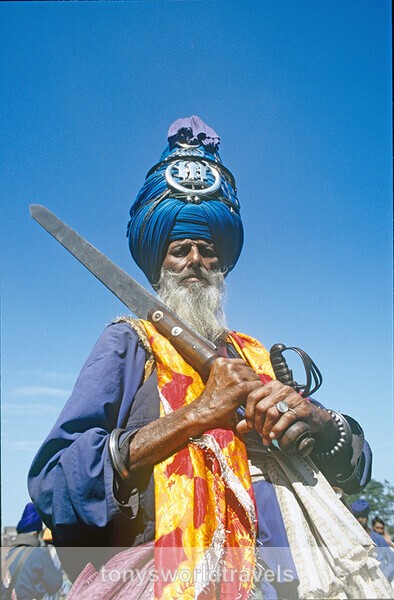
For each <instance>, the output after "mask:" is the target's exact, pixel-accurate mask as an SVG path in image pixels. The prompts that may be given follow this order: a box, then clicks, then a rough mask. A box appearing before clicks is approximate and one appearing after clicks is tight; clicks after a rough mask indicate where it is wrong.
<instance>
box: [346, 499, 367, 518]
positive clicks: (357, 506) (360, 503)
mask: <svg viewBox="0 0 394 600" xmlns="http://www.w3.org/2000/svg"><path fill="white" fill-rule="evenodd" d="M350 508H351V509H352V513H353V514H354V516H355V517H368V514H369V503H368V502H367V501H366V500H362V499H360V500H356V501H355V502H352V504H351V505H350Z"/></svg>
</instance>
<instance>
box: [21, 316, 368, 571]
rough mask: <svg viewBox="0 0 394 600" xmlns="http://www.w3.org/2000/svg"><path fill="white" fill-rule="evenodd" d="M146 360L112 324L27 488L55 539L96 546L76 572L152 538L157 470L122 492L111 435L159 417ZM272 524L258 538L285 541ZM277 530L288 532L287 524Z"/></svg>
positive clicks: (363, 462)
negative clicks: (115, 550)
mask: <svg viewBox="0 0 394 600" xmlns="http://www.w3.org/2000/svg"><path fill="white" fill-rule="evenodd" d="M145 361H146V355H145V350H144V349H143V347H142V346H141V344H140V342H139V339H138V337H137V335H136V333H135V332H134V330H132V329H131V327H130V326H129V325H128V324H127V323H124V322H120V323H115V324H111V325H109V326H108V327H107V328H106V329H105V331H104V333H103V335H102V336H101V337H100V339H99V340H98V342H97V343H96V345H95V346H94V348H93V350H92V352H91V354H90V356H89V357H88V359H87V361H86V362H85V364H84V366H83V368H82V371H81V373H80V375H79V377H78V380H77V382H76V384H75V387H74V390H73V392H72V394H71V396H70V398H69V400H68V402H67V404H66V405H65V407H64V409H63V410H62V412H61V414H60V416H59V418H58V419H57V421H56V423H55V425H54V427H53V429H52V431H51V432H50V434H49V435H48V437H47V438H46V440H45V441H44V443H43V444H42V446H41V448H40V449H39V451H38V453H37V456H36V457H35V459H34V462H33V464H32V466H31V468H30V472H29V477H28V480H29V481H28V485H29V491H30V494H31V497H32V499H33V501H34V503H35V505H36V507H37V510H38V512H39V514H40V516H41V517H42V519H43V521H44V522H45V523H46V525H47V526H48V527H49V528H50V529H51V530H52V533H53V536H54V542H55V544H56V545H57V546H73V547H76V546H78V547H79V548H80V547H82V546H90V547H95V548H96V551H97V556H96V557H95V560H94V559H93V560H92V556H91V551H88V552H87V555H86V557H87V558H86V559H85V558H84V557H83V556H82V554H83V552H82V550H79V551H78V552H79V555H80V556H79V559H80V564H76V565H75V567H73V566H72V565H71V566H70V563H69V559H70V556H69V557H68V559H67V561H66V562H68V563H69V564H65V565H64V566H65V568H66V570H67V571H68V573H69V575H70V576H71V577H73V576H75V575H76V574H77V573H78V572H79V570H80V569H81V568H82V567H83V566H84V564H82V563H85V564H86V562H89V561H90V562H96V564H97V565H98V566H100V563H101V564H103V562H105V561H106V560H107V559H108V557H109V556H110V555H111V553H112V554H113V552H111V550H108V548H110V547H113V546H127V547H129V546H131V545H138V544H141V543H142V542H144V541H148V540H151V539H153V538H154V490H153V478H152V476H151V475H152V468H147V469H145V470H144V471H143V472H141V473H139V474H136V478H135V485H134V486H132V488H128V489H126V490H125V489H124V487H122V485H121V483H120V482H118V481H117V479H116V478H115V476H114V472H113V469H112V466H111V463H110V459H109V455H108V439H109V434H110V433H111V431H112V430H113V429H114V428H115V427H122V428H125V427H127V429H128V430H130V431H137V430H138V429H139V428H141V427H143V426H144V425H147V424H148V423H150V422H151V421H153V420H155V419H157V418H158V416H159V405H158V401H157V402H156V401H154V398H155V397H157V398H158V396H157V391H156V388H155V384H154V381H153V380H152V378H150V380H151V381H150V380H149V379H148V382H147V383H146V384H144V385H143V386H142V387H141V385H142V382H143V378H144V365H145ZM149 381H150V383H149ZM360 431H361V430H360ZM355 437H356V438H357V435H356V436H355ZM361 446H362V444H361ZM353 458H354V457H353ZM352 462H354V460H353V461H352ZM355 462H356V468H355V467H354V465H351V466H350V465H349V468H348V470H349V469H350V471H349V473H350V479H351V481H352V484H351V485H352V486H353V489H354V490H355V491H358V488H359V485H360V481H363V482H365V483H367V481H368V478H369V474H370V468H371V459H370V451H369V447H368V446H367V445H365V446H364V450H361V451H360V452H359V456H357V457H356V460H355ZM341 470H342V471H343V469H341ZM331 480H332V475H331ZM330 482H331V483H335V482H333V481H330ZM365 483H364V484H365ZM260 487H261V486H260ZM257 491H258V490H257V489H256V493H257ZM264 493H265V495H266V494H267V491H265V492H264ZM279 517H280V515H279ZM280 521H281V519H280ZM266 522H267V523H268V522H271V523H272V520H270V519H266ZM267 527H268V525H267ZM275 527H276V520H275V523H274V524H273V527H272V531H265V532H261V535H262V537H265V538H267V539H270V540H271V542H270V543H272V544H273V545H279V546H282V545H283V541H282V539H280V541H279V540H278V543H276V542H275V533H274V530H275ZM278 530H281V531H283V524H281V526H280V527H279V528H278ZM283 533H284V531H283ZM278 535H279V538H280V536H281V534H278ZM59 554H60V553H59ZM71 554H73V553H72V552H71ZM72 558H75V556H72ZM62 560H63V561H65V559H64V556H63V558H62Z"/></svg>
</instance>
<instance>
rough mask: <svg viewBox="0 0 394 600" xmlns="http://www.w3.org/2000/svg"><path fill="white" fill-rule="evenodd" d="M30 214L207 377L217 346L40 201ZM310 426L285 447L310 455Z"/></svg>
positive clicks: (293, 430) (291, 435)
mask: <svg viewBox="0 0 394 600" xmlns="http://www.w3.org/2000/svg"><path fill="white" fill-rule="evenodd" d="M30 214H31V216H32V217H33V219H34V220H35V221H37V223H39V224H40V225H41V226H42V227H43V228H44V229H46V231H48V233H50V234H51V235H52V236H53V237H54V238H55V240H57V241H58V242H59V243H60V244H61V245H62V246H64V248H66V250H68V251H69V252H70V253H71V254H72V255H73V256H74V257H75V258H76V259H77V260H79V262H80V263H81V264H82V265H83V266H84V267H86V268H87V269H88V270H89V271H90V272H91V273H92V274H93V275H94V276H95V277H97V279H98V280H99V281H101V283H103V284H104V285H105V286H106V287H107V288H108V289H109V290H110V291H111V292H112V293H113V294H115V296H116V297H117V298H119V300H121V302H123V304H125V305H126V306H127V308H129V309H130V310H131V311H132V312H133V313H134V314H135V315H136V316H137V317H138V318H140V319H147V320H148V321H150V322H151V323H153V325H154V326H155V328H156V329H157V331H158V332H159V333H161V334H162V335H164V336H165V337H166V338H167V339H168V340H170V342H171V344H172V345H173V346H174V348H175V349H176V350H177V351H178V352H179V354H181V356H182V357H183V358H184V359H185V360H186V362H188V363H189V364H190V365H192V367H193V368H194V369H195V370H196V371H197V372H198V373H199V374H200V375H201V377H202V379H203V380H204V381H207V379H208V377H209V373H210V371H211V368H212V364H213V363H214V361H215V360H216V359H217V358H218V357H219V354H218V351H217V348H216V346H215V345H214V344H212V342H210V341H208V340H207V339H205V338H204V337H203V336H201V335H200V334H199V333H197V331H194V329H192V328H191V327H190V326H189V325H187V324H186V323H184V322H183V321H182V320H181V319H180V318H179V317H178V316H177V315H176V314H175V313H174V312H173V311H172V310H170V309H169V308H167V307H166V306H165V304H163V303H162V302H161V301H160V300H159V299H158V298H157V297H156V296H154V295H153V294H150V293H149V292H148V291H147V290H146V289H145V288H144V287H142V285H140V284H139V283H138V282H137V281H135V279H133V278H132V277H131V276H130V275H128V274H127V273H126V272H125V271H123V270H122V269H121V268H120V267H118V266H117V265H116V264H115V263H113V262H112V261H111V260H110V259H109V258H107V257H106V256H105V255H104V254H102V252H100V251H99V250H97V248H95V247H94V246H92V244H90V243H89V242H88V241H87V240H85V239H84V238H83V237H82V236H80V235H79V234H78V233H77V232H76V231H74V230H73V229H71V227H69V226H68V225H66V223H64V222H63V221H61V220H60V219H59V218H58V217H57V216H56V215H54V214H53V213H52V212H51V211H50V210H48V208H46V207H45V206H42V205H40V204H32V205H31V206H30ZM314 443H315V442H314V440H313V438H311V437H310V429H309V427H308V426H307V424H306V423H304V422H302V421H298V422H296V423H294V424H293V425H291V426H290V427H289V428H288V429H287V431H286V432H285V434H284V436H283V439H282V442H281V441H280V440H279V444H280V445H281V448H282V449H283V450H285V451H287V452H290V453H292V452H298V453H300V454H301V455H302V456H306V455H307V454H309V453H310V452H311V450H312V449H313V446H314Z"/></svg>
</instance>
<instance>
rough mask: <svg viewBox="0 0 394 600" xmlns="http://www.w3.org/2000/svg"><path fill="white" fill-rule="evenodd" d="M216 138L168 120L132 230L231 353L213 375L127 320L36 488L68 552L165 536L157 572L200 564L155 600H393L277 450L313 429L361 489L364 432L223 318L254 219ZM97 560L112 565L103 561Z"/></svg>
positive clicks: (304, 474) (309, 471) (336, 474)
mask: <svg viewBox="0 0 394 600" xmlns="http://www.w3.org/2000/svg"><path fill="white" fill-rule="evenodd" d="M219 141H220V140H219V137H218V135H217V134H216V133H215V132H214V131H213V130H212V129H211V128H209V127H208V126H207V125H206V124H205V123H203V122H202V121H201V120H200V119H199V118H198V117H191V118H189V119H180V120H178V121H176V122H175V123H174V124H173V125H172V126H171V127H170V130H169V135H168V145H167V147H166V149H165V151H164V153H163V155H162V157H161V159H160V162H159V163H158V164H157V165H155V166H154V167H153V168H152V169H151V170H150V171H149V173H148V175H147V179H146V182H145V184H144V186H143V188H142V189H141V191H140V193H139V195H138V197H137V199H136V201H135V202H134V204H133V206H132V208H131V210H130V216H131V219H130V222H129V227H128V238H129V245H130V251H131V253H132V255H133V258H134V259H135V260H136V262H137V264H138V265H139V266H140V267H141V269H142V270H143V271H144V273H145V274H146V276H147V278H148V279H149V281H150V282H151V284H152V285H153V287H154V288H155V289H156V291H157V292H158V294H159V295H160V297H161V299H162V300H163V301H164V302H165V303H166V304H167V305H168V306H169V307H170V308H171V309H172V310H174V311H175V312H176V313H178V315H179V316H180V317H181V318H182V319H183V320H184V321H186V322H187V323H188V324H190V325H191V326H192V327H193V328H194V329H195V330H197V331H198V332H199V333H200V334H201V335H203V336H205V337H206V338H207V339H209V340H211V341H213V342H214V343H215V345H216V347H217V349H218V351H219V354H220V355H221V358H218V359H217V360H216V362H215V363H214V365H213V368H212V370H211V373H210V376H209V378H208V381H207V382H206V384H204V383H203V381H202V380H201V377H200V376H199V374H198V373H197V372H196V371H195V370H194V369H193V367H192V365H189V364H188V363H186V362H185V360H184V359H183V358H182V357H181V356H180V355H179V354H178V352H177V351H176V350H175V349H174V348H173V346H172V345H171V343H170V342H169V341H168V340H167V339H166V338H164V337H163V336H162V335H160V334H158V332H157V331H156V329H155V328H154V326H153V325H152V324H151V323H148V322H143V321H136V320H134V319H131V318H128V317H125V318H123V319H117V320H116V321H115V322H114V323H112V324H111V325H110V326H108V327H107V329H106V330H105V331H104V333H103V335H102V337H101V338H100V339H99V341H98V342H97V344H96V346H95V347H94V349H93V351H92V353H91V355H90V356H89V358H88V359H87V361H86V363H85V365H84V367H83V369H82V372H81V374H80V376H79V378H78V381H77V383H76V386H75V388H74V391H73V393H72V395H71V398H70V399H69V401H68V403H67V405H66V407H65V409H64V410H63V412H62V414H61V416H60V417H59V419H58V421H57V423H56V424H55V426H54V428H53V430H52V432H51V433H50V434H49V436H48V438H47V440H46V441H45V442H44V444H43V446H42V447H41V449H40V450H39V452H38V455H37V456H36V458H35V460H34V463H33V465H32V467H31V470H30V474H29V486H30V492H31V495H32V498H33V499H34V501H35V502H36V504H37V506H38V508H39V510H40V512H41V514H42V517H43V519H44V521H45V522H46V524H47V525H48V526H49V527H50V528H51V530H52V531H53V534H54V541H55V543H57V545H58V546H63V547H66V546H94V547H96V549H97V548H98V547H103V548H105V547H107V548H108V547H110V546H123V547H129V546H140V545H141V544H144V543H149V542H151V541H152V540H155V552H156V559H155V560H156V562H155V566H156V567H158V566H172V567H173V568H174V567H175V568H179V567H181V566H182V567H184V571H185V572H187V573H189V577H186V578H183V579H182V580H181V579H179V578H178V579H175V580H174V581H170V582H168V581H167V580H163V578H162V577H161V572H160V571H159V576H158V578H157V579H156V581H155V594H156V597H159V598H166V597H171V598H175V597H177V598H183V597H189V596H190V597H196V598H197V597H199V596H200V595H204V594H206V596H205V597H213V595H215V594H216V595H217V596H218V597H223V598H225V597H228V598H234V597H242V598H248V597H249V596H250V594H251V593H252V590H253V591H254V593H256V590H257V589H259V590H260V592H261V593H262V594H263V595H264V596H265V597H269V598H278V597H279V598H280V597H294V598H295V597H298V596H300V597H316V596H317V595H318V596H319V597H333V596H335V597H337V594H338V595H340V594H342V593H344V594H348V596H347V597H351V596H349V594H350V595H351V594H353V595H354V596H353V597H360V598H361V597H380V596H382V594H383V595H385V594H387V591H386V590H385V589H381V585H383V584H381V583H380V579H379V575H377V569H376V566H375V562H374V560H373V558H370V557H369V554H368V551H367V550H368V545H370V542H369V541H368V537H367V536H366V535H365V533H364V532H363V531H362V529H361V528H360V527H359V526H358V525H357V524H356V523H355V521H354V519H353V518H351V517H350V518H349V516H348V512H347V510H346V509H345V507H344V506H343V505H342V504H341V503H340V502H339V501H337V499H336V496H335V493H334V492H333V491H332V489H331V487H330V485H329V484H328V483H327V481H326V479H325V478H324V477H323V475H322V474H321V472H320V471H319V469H318V468H317V467H316V466H315V464H314V463H313V462H311V461H310V460H307V461H303V460H302V459H301V458H299V457H294V458H289V457H286V456H285V455H284V454H283V453H282V452H280V450H278V448H277V447H276V445H275V444H274V443H273V442H274V441H275V440H277V439H279V438H280V437H281V435H282V434H283V433H284V432H285V431H286V430H287V429H288V428H289V426H291V425H292V424H293V423H294V422H296V421H299V420H302V421H305V422H306V423H308V425H309V427H310V430H311V433H312V435H313V437H314V438H315V440H316V446H315V450H314V453H313V455H312V457H313V459H314V461H315V462H316V464H318V465H319V467H320V468H321V469H322V471H323V472H324V473H325V475H326V477H327V478H328V480H329V481H330V483H331V484H332V485H336V486H339V487H341V488H342V489H344V490H345V491H346V492H348V493H352V492H356V491H358V490H360V489H361V488H362V487H363V486H364V485H365V484H366V483H367V481H368V479H369V476H370V467H371V459H370V450H369V447H368V445H367V444H366V443H364V438H363V433H362V430H361V428H360V426H359V425H358V424H357V423H356V422H355V421H354V420H353V419H351V418H350V417H346V418H345V417H343V416H342V415H338V414H337V413H335V412H333V411H328V410H325V409H324V408H323V407H322V406H321V405H318V404H317V403H315V402H314V401H310V400H308V399H303V398H302V397H301V396H300V395H299V394H298V393H297V392H295V391H294V390H293V389H292V388H290V387H288V386H286V385H283V384H281V383H280V382H279V381H276V380H275V377H274V373H273V371H272V367H271V364H270V358H269V353H268V352H267V351H266V350H265V348H264V347H263V346H262V345H261V344H260V343H259V342H257V341H256V340H254V339H253V338H250V337H249V336H247V335H244V334H240V333H236V332H231V331H229V330H228V328H227V326H226V323H225V318H224V313H223V308H222V297H223V290H224V278H225V276H226V275H227V274H228V273H229V271H231V270H232V268H233V267H234V266H235V264H236V262H237V260H238V257H239V255H240V252H241V248H242V243H243V228H242V222H241V217H240V207H239V203H238V200H237V197H236V188H235V182H234V178H233V176H232V174H231V173H230V171H229V170H228V169H227V168H226V167H225V166H224V165H223V164H222V162H221V159H220V156H219V154H218V146H219ZM281 401H283V402H282V404H279V403H280V402H281ZM278 404H279V406H278ZM242 406H243V407H244V414H243V411H240V407H242ZM300 540H302V541H301V542H300ZM322 546H324V547H325V548H326V550H327V551H328V552H329V553H330V557H331V558H329V559H328V558H327V554H326V550H324V551H322V550H321V547H322ZM256 547H257V548H258V549H259V552H258V553H257V554H258V555H257V556H256ZM366 549H367V550H366ZM349 553H352V554H353V559H354V560H353V559H350V560H349ZM78 554H79V556H81V552H79V553H78ZM356 555H357V558H356ZM88 560H90V561H91V562H96V566H100V563H101V564H102V562H103V561H104V557H103V556H101V557H98V553H97V552H96V553H95V554H94V556H93V553H92V556H90V557H89V558H88ZM311 561H313V565H314V568H313V569H311ZM334 564H336V565H337V566H336V567H335V568H334ZM82 566H83V565H82ZM65 567H66V570H67V568H68V570H69V572H70V570H71V569H72V567H71V566H70V565H67V564H66V565H65ZM242 567H243V568H244V571H245V573H249V575H248V576H246V575H245V576H242V573H241V571H242ZM338 568H339V569H342V571H341V573H342V574H341V576H340V577H339V576H338V573H339V571H338V570H337V569H338ZM258 569H260V575H261V574H263V575H262V576H261V577H260V579H259V580H258V581H256V578H255V579H253V577H254V574H255V573H256V571H257V570H258ZM210 570H211V571H212V573H213V572H215V577H216V579H214V578H213V577H212V573H211V571H210ZM218 571H219V575H218ZM224 571H226V573H225V572H224ZM229 571H230V576H228V572H229ZM268 571H270V572H272V573H273V575H272V576H271V577H270V578H268V577H266V574H267V572H268ZM75 572H76V571H75ZM284 573H285V574H284ZM286 573H287V575H286ZM74 574H75V573H74ZM376 586H377V587H376ZM379 586H380V587H379ZM375 587H376V589H378V591H376V589H375ZM383 587H384V586H383ZM349 590H350V591H349ZM260 592H259V593H260ZM212 594H213V595H212ZM379 595H380V596H379ZM83 597H85V596H83ZM86 597H88V596H86ZM119 597H121V596H119Z"/></svg>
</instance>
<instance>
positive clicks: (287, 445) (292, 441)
mask: <svg viewBox="0 0 394 600" xmlns="http://www.w3.org/2000/svg"><path fill="white" fill-rule="evenodd" d="M286 349H287V348H286V346H285V345H284V344H275V345H274V346H272V348H271V350H270V357H271V364H272V368H273V370H274V373H275V376H276V378H277V380H278V381H280V382H281V383H283V384H284V385H288V386H290V387H292V388H293V389H295V390H296V391H298V387H299V386H298V384H297V382H296V381H295V380H294V378H293V372H292V370H291V369H290V368H289V366H288V364H287V362H286V359H285V357H284V356H283V352H284V351H285V350H286ZM278 443H279V446H280V448H281V450H283V451H284V452H286V454H294V453H295V452H296V453H297V454H299V455H300V456H308V454H310V453H311V452H312V450H313V448H314V447H315V440H314V438H313V437H312V436H311V430H310V428H309V425H308V424H307V423H305V421H297V422H296V423H294V424H293V425H290V427H288V429H286V431H285V432H284V434H283V435H282V436H281V437H280V438H279V440H278Z"/></svg>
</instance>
